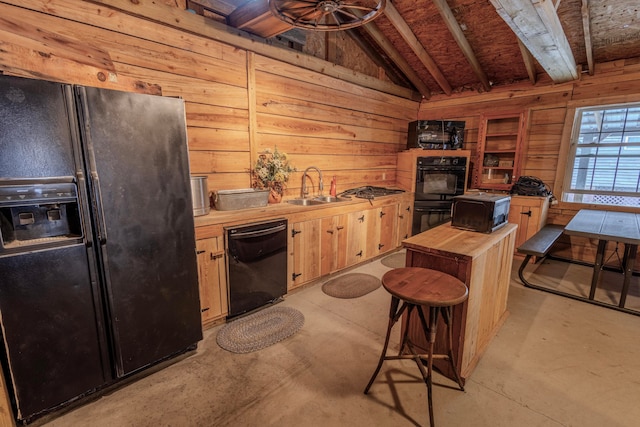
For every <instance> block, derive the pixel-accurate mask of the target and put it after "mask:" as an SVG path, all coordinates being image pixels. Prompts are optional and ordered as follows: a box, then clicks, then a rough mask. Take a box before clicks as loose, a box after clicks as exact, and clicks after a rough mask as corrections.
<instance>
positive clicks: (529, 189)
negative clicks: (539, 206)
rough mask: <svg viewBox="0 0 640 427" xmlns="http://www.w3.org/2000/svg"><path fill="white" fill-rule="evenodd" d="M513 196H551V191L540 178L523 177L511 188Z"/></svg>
mask: <svg viewBox="0 0 640 427" xmlns="http://www.w3.org/2000/svg"><path fill="white" fill-rule="evenodd" d="M510 193H511V194H515V195H518V196H542V197H546V196H551V195H552V193H551V189H549V186H548V185H547V184H545V183H544V182H542V180H541V179H540V178H536V177H535V176H521V177H520V178H518V180H517V181H516V182H515V183H514V184H513V185H512V186H511V191H510Z"/></svg>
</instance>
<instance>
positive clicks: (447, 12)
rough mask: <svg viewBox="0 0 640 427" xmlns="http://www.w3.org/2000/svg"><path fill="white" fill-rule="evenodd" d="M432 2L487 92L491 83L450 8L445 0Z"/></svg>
mask: <svg viewBox="0 0 640 427" xmlns="http://www.w3.org/2000/svg"><path fill="white" fill-rule="evenodd" d="M433 4H435V5H436V7H437V8H438V12H440V16H442V19H443V20H444V23H445V24H446V25H447V28H449V32H450V33H451V35H452V36H453V38H454V39H455V41H456V43H458V47H459V48H460V50H462V54H463V55H464V57H465V58H467V62H469V65H471V69H472V70H473V72H474V73H475V75H476V77H478V80H480V83H482V86H483V87H484V90H486V91H487V92H488V91H490V90H491V83H489V78H488V77H487V74H486V73H485V72H484V70H483V69H482V66H481V65H480V62H479V61H478V58H476V54H475V53H474V52H473V49H472V48H471V45H470V44H469V41H468V40H467V37H466V36H465V35H464V32H463V31H462V28H460V24H458V21H457V20H456V17H455V16H454V15H453V12H452V11H451V8H450V7H449V4H448V3H447V1H446V0H433Z"/></svg>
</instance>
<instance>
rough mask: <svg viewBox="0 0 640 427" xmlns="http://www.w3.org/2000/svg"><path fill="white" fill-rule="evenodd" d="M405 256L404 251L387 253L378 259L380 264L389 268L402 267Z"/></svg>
mask: <svg viewBox="0 0 640 427" xmlns="http://www.w3.org/2000/svg"><path fill="white" fill-rule="evenodd" d="M406 258H407V254H406V253H404V252H400V253H397V254H393V255H389V256H387V257H384V258H382V259H381V260H380V262H381V263H382V265H384V266H386V267H391V268H402V267H404V266H405V260H406Z"/></svg>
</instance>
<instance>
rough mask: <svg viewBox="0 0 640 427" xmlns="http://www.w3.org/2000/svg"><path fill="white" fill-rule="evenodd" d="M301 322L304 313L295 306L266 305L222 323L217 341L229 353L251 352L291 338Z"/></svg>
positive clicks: (302, 322)
mask: <svg viewBox="0 0 640 427" xmlns="http://www.w3.org/2000/svg"><path fill="white" fill-rule="evenodd" d="M302 325H304V315H303V314H302V313H301V312H300V311H298V310H296V309H295V308H291V307H279V306H276V307H269V308H266V309H264V310H261V311H258V312H256V313H253V314H250V315H248V316H246V317H242V318H240V319H236V320H232V321H230V322H229V323H227V324H225V325H224V326H223V327H222V328H220V330H219V331H218V335H217V337H216V342H217V343H218V345H219V346H220V347H222V348H223V349H225V350H227V351H230V352H232V353H251V352H252V351H257V350H261V349H263V348H265V347H269V346H270V345H273V344H275V343H277V342H280V341H282V340H283V339H285V338H288V337H290V336H291V335H293V334H295V333H296V332H298V331H299V330H300V329H301V328H302Z"/></svg>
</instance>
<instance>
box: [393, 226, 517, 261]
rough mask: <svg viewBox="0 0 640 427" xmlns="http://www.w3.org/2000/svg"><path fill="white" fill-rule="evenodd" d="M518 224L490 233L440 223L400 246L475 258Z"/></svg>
mask: <svg viewBox="0 0 640 427" xmlns="http://www.w3.org/2000/svg"><path fill="white" fill-rule="evenodd" d="M517 227H518V226H517V225H516V224H507V225H505V226H504V227H502V228H500V229H498V230H496V231H494V232H493V233H490V234H485V233H477V232H474V231H466V230H460V229H458V228H455V227H452V226H451V223H446V224H442V225H440V226H438V227H435V228H432V229H429V230H427V231H424V232H422V233H420V234H416V235H415V236H412V237H409V238H408V239H406V240H404V241H403V242H402V246H404V247H406V248H411V249H415V250H418V251H423V252H430V251H433V252H440V253H446V254H450V255H452V256H463V257H469V258H475V257H477V256H478V255H481V254H483V253H485V252H487V250H488V249H489V248H490V247H491V246H493V245H495V244H496V243H498V242H500V241H501V240H502V239H503V238H504V237H505V236H506V235H507V234H509V233H511V232H512V231H513V230H514V229H516V228H517Z"/></svg>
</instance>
